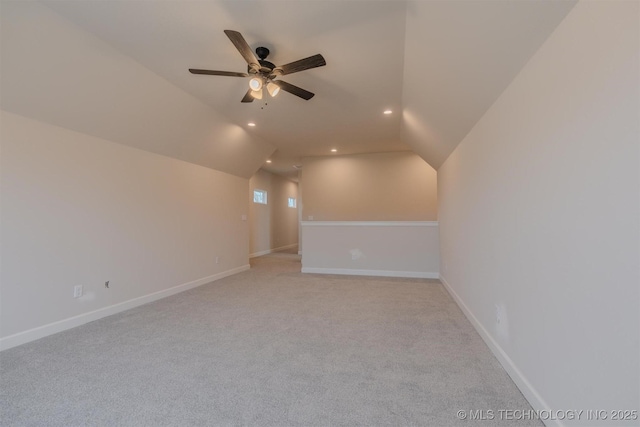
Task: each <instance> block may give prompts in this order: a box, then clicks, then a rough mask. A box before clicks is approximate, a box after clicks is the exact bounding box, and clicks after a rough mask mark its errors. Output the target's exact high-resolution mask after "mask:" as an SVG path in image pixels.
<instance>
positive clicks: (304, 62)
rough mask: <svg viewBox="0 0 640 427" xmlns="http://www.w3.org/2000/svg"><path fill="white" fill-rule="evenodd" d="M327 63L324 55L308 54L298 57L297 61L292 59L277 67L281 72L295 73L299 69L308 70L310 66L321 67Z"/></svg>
mask: <svg viewBox="0 0 640 427" xmlns="http://www.w3.org/2000/svg"><path fill="white" fill-rule="evenodd" d="M324 65H327V62H326V61H325V60H324V57H323V56H322V55H320V54H317V55H313V56H310V57H308V58H304V59H300V60H298V61H293V62H290V63H288V64H285V65H281V66H280V67H278V68H279V69H281V70H282V74H283V75H285V74H292V73H297V72H299V71H304V70H308V69H310V68H316V67H322V66H324Z"/></svg>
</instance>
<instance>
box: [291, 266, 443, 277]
mask: <svg viewBox="0 0 640 427" xmlns="http://www.w3.org/2000/svg"><path fill="white" fill-rule="evenodd" d="M302 272H303V273H315V274H344V275H349V276H381V277H412V278H417V279H438V278H440V275H439V274H438V273H430V272H423V271H394V270H357V269H351V268H318V267H302Z"/></svg>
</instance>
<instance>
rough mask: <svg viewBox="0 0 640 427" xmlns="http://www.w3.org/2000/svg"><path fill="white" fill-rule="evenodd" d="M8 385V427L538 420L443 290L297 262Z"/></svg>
mask: <svg viewBox="0 0 640 427" xmlns="http://www.w3.org/2000/svg"><path fill="white" fill-rule="evenodd" d="M0 373H1V377H0V381H1V391H0V398H1V401H0V405H1V406H0V411H1V412H0V415H1V416H2V418H1V419H0V424H2V425H4V426H114V425H121V426H169V425H171V426H189V425H196V426H227V425H229V426H231V425H247V426H294V425H297V426H410V425H411V426H449V425H461V426H471V425H495V424H496V423H497V421H496V420H493V421H491V420H489V421H470V420H465V421H461V420H458V419H457V417H456V412H457V411H458V410H466V411H468V410H485V411H486V410H493V411H498V410H500V409H514V410H523V409H524V410H528V409H531V408H530V406H529V404H528V403H527V402H526V400H525V399H524V398H523V397H522V395H521V394H520V392H519V391H518V389H517V388H516V387H515V385H514V384H513V382H512V381H511V379H510V378H509V377H508V375H507V374H506V373H505V371H504V370H503V369H502V367H501V366H500V365H499V363H498V362H497V360H496V359H495V358H494V356H493V355H492V354H491V353H490V351H489V350H488V348H487V347H486V345H485V344H484V343H483V341H482V340H481V338H480V337H479V336H478V334H477V333H476V332H475V331H474V329H473V327H472V326H471V324H470V323H469V322H468V321H467V320H466V319H465V317H464V316H463V314H462V312H461V311H460V310H459V309H458V307H457V306H456V305H455V303H454V302H453V301H452V300H451V298H450V297H449V295H448V294H447V293H446V291H445V290H444V289H443V287H442V285H441V284H440V283H439V282H438V281H436V280H423V279H394V278H371V277H353V276H351V277H348V276H321V275H306V274H305V275H303V274H301V273H300V257H299V256H297V255H295V254H287V253H279V254H273V255H268V256H265V257H261V258H256V259H254V260H252V269H251V270H250V271H247V272H244V273H240V274H237V275H235V276H232V277H228V278H226V279H223V280H220V281H217V282H214V283H211V284H208V285H205V286H201V287H199V288H196V289H193V290H190V291H187V292H184V293H182V294H179V295H175V296H173V297H169V298H166V299H163V300H161V301H157V302H154V303H151V304H147V305H145V306H142V307H138V308H136V309H133V310H129V311H127V312H124V313H120V314H118V315H114V316H111V317H108V318H105V319H101V320H98V321H95V322H92V323H89V324H86V325H84V326H81V327H78V328H75V329H72V330H69V331H66V332H62V333H59V334H56V335H53V336H50V337H47V338H44V339H41V340H38V341H35V342H32V343H29V344H26V345H23V346H20V347H16V348H13V349H10V350H6V351H4V352H2V353H0ZM513 424H514V423H513V422H509V425H513ZM505 425H506V424H505ZM520 425H541V424H540V423H538V422H532V421H527V422H523V423H522V424H520Z"/></svg>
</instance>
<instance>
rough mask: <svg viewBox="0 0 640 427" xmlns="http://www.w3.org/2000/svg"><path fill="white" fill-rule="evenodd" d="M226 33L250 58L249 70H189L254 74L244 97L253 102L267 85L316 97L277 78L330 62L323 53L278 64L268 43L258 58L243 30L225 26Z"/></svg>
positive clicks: (272, 91) (271, 89)
mask: <svg viewBox="0 0 640 427" xmlns="http://www.w3.org/2000/svg"><path fill="white" fill-rule="evenodd" d="M224 33H225V34H226V35H227V37H229V40H231V43H233V45H234V46H235V47H236V49H238V51H239V52H240V55H242V57H243V58H244V60H245V61H247V64H248V65H247V73H236V72H233V71H215V70H200V69H196V68H189V72H191V74H207V75H211V76H229V77H250V76H251V80H249V90H248V91H247V93H246V94H245V95H244V98H242V102H253V100H254V99H262V93H263V89H266V90H267V92H268V93H269V95H271V96H276V95H277V94H278V92H280V90H283V91H285V92H289V93H291V94H293V95H296V96H299V97H300V98H302V99H304V100H306V101H308V100H310V99H311V98H313V96H314V95H315V94H314V93H312V92H309V91H308V90H304V89H302V88H301V87H298V86H295V85H292V84H291V83H287V82H285V81H283V80H276V78H278V77H279V76H284V75H287V74H293V73H297V72H299V71H304V70H308V69H310V68H316V67H322V66H323V65H327V63H326V62H325V60H324V58H323V57H322V55H320V54H318V55H313V56H310V57H308V58H304V59H300V60H298V61H294V62H290V63H288V64H285V65H281V66H279V67H278V66H276V65H275V64H273V63H272V62H269V61H267V56H269V49H267V48H266V47H258V48H256V54H257V55H258V58H260V59H258V58H256V55H254V54H253V52H252V51H251V48H250V47H249V45H248V44H247V42H246V41H245V39H244V37H242V34H240V33H239V32H237V31H233V30H224Z"/></svg>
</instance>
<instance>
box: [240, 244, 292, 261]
mask: <svg viewBox="0 0 640 427" xmlns="http://www.w3.org/2000/svg"><path fill="white" fill-rule="evenodd" d="M296 246H298V244H297V243H293V244H291V245H287V246H280V247H279V248H274V249H267V250H266V251H260V252H254V253H252V254H250V255H249V258H255V257H259V256H263V255H269V254H271V253H274V252H280V251H285V250H287V249H291V248H295V247H296Z"/></svg>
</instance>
